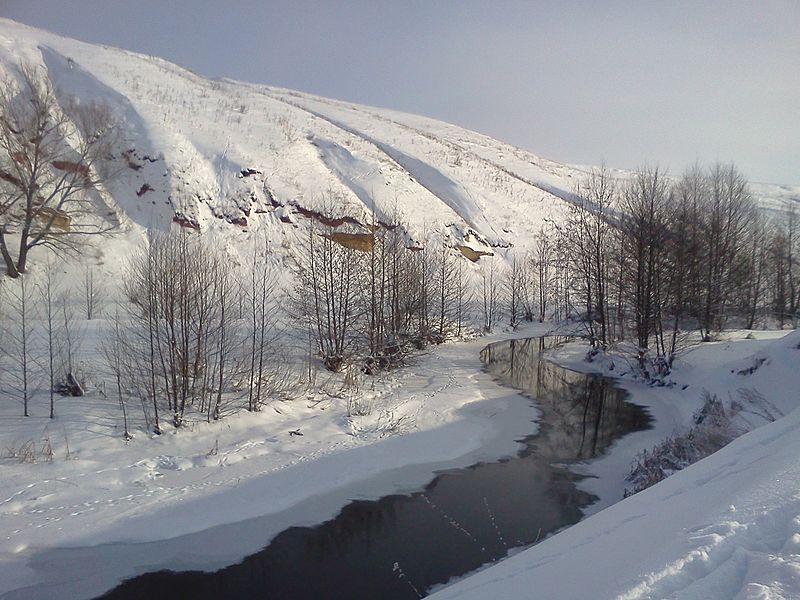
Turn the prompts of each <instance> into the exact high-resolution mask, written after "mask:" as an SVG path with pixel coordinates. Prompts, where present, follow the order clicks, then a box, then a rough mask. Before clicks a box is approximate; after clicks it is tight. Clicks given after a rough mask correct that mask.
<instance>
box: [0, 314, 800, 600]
mask: <svg viewBox="0 0 800 600" xmlns="http://www.w3.org/2000/svg"><path fill="white" fill-rule="evenodd" d="M541 332H542V330H541V329H539V330H538V331H537V330H536V329H533V330H530V331H526V332H518V333H516V334H515V336H523V335H532V334H535V333H541ZM746 333H747V332H737V333H736V334H731V339H730V340H728V341H721V342H716V343H711V344H703V345H701V346H698V347H697V348H695V349H693V350H691V351H689V352H688V353H686V354H685V355H684V357H683V360H682V363H681V364H680V365H678V368H677V369H676V370H675V371H674V372H673V376H672V379H673V380H674V381H675V386H673V387H650V386H647V385H644V384H643V383H641V382H637V381H632V380H626V378H625V377H624V376H623V378H622V380H621V383H622V385H623V387H624V388H625V389H626V390H627V391H628V392H629V394H630V397H631V400H632V401H634V402H636V403H638V404H642V405H644V406H646V407H647V408H648V410H649V411H650V412H651V414H652V415H653V416H654V418H655V427H654V429H652V430H647V431H643V432H637V433H633V434H631V435H628V436H626V437H625V438H623V439H622V440H620V441H619V442H618V443H617V444H616V445H615V446H614V447H613V448H612V450H611V451H610V452H609V453H608V454H606V455H605V456H604V457H601V458H600V459H597V460H594V461H591V462H590V463H586V464H583V465H578V466H577V470H578V471H579V472H582V473H584V474H586V475H589V477H588V478H587V479H584V480H583V481H582V482H581V484H580V485H581V487H583V488H585V489H586V490H587V491H590V492H592V493H595V494H597V495H598V496H599V500H598V502H597V503H596V504H595V505H594V506H592V507H590V510H589V512H590V513H597V514H593V516H591V517H589V518H588V519H587V520H585V521H584V522H582V523H580V524H579V525H577V526H575V527H573V528H571V529H569V530H567V531H565V532H562V533H559V534H558V535H555V536H554V537H552V538H550V539H547V540H545V541H544V542H543V543H540V544H539V545H537V546H535V547H534V548H532V549H530V550H527V551H525V552H523V553H521V554H519V555H516V556H514V557H512V558H510V559H508V560H507V561H504V562H502V563H501V564H499V565H497V566H495V567H491V568H489V569H488V570H486V571H483V572H480V573H478V574H476V575H474V576H472V577H470V578H468V579H466V580H464V581H462V582H459V583H457V584H456V585H454V586H453V587H451V588H447V589H445V590H443V591H441V592H440V593H441V594H442V596H441V597H448V598H456V597H459V598H460V597H474V598H483V597H486V596H487V595H489V594H493V595H496V596H498V597H504V598H505V597H509V598H512V597H522V596H521V595H520V593H521V592H520V591H521V590H525V589H531V588H533V587H536V588H537V589H538V587H539V586H542V587H541V589H542V590H547V593H544V592H543V597H559V598H582V597H585V594H586V591H587V589H592V590H593V592H594V591H597V593H598V595H596V596H595V597H598V598H606V597H608V598H611V597H617V596H620V597H631V598H660V597H667V596H670V594H672V593H673V592H674V593H678V592H680V593H683V591H686V593H687V594H689V595H685V596H681V595H680V594H678V595H677V596H675V597H687V598H695V597H697V598H701V597H714V598H717V597H720V598H722V597H735V594H733V593H731V594H728V593H727V592H728V591H730V590H731V589H733V588H736V590H737V593H738V591H739V590H742V593H743V594H746V593H750V592H752V590H753V589H756V588H754V587H752V586H754V585H761V584H765V585H766V584H769V581H768V579H769V578H770V577H772V578H774V579H775V581H776V582H777V583H776V584H775V585H774V586H773V588H774V589H773V591H775V592H776V593H778V592H780V590H784V592H786V590H789V591H788V592H786V594H785V595H784V596H783V597H787V598H789V597H792V593H791V591H792V590H794V593H797V592H798V590H800V584H799V583H798V581H797V580H796V579H792V578H791V577H790V576H789V575H791V574H792V573H795V574H796V571H793V570H792V569H796V567H797V560H796V559H797V557H796V552H797V548H796V547H795V546H792V543H795V544H796V540H795V542H792V539H794V538H792V536H793V535H794V534H795V533H796V532H795V530H794V529H792V527H795V528H797V524H796V523H795V524H794V525H792V523H793V521H792V519H794V518H795V517H797V516H798V514H800V511H799V510H798V509H797V506H798V504H797V501H798V498H797V496H796V493H797V492H796V483H795V482H796V477H797V473H796V470H795V471H792V469H793V468H794V465H793V462H794V460H793V457H795V456H796V455H797V454H796V453H797V450H798V447H797V445H798V442H797V441H796V438H797V436H796V435H794V434H795V432H796V430H797V423H795V421H796V420H797V415H796V413H793V414H792V415H790V416H788V417H784V418H781V419H779V421H778V422H776V423H774V424H768V425H766V426H763V427H759V426H761V425H764V424H765V423H766V421H767V419H764V418H763V416H759V415H757V414H755V412H758V411H757V410H755V409H756V407H752V408H753V409H754V411H753V414H748V413H745V412H743V413H742V415H743V418H745V419H746V420H747V421H748V424H749V426H750V427H759V428H758V429H757V430H756V431H754V432H752V433H748V434H746V435H745V436H743V437H742V438H740V439H739V440H737V441H735V442H734V443H733V444H731V445H730V446H729V447H728V448H725V449H723V450H722V451H720V452H719V453H718V454H715V455H713V456H712V457H710V458H708V459H706V460H704V461H701V463H699V464H697V465H696V466H693V467H690V468H689V469H686V470H685V471H684V472H680V473H678V474H676V475H673V476H672V477H671V478H669V479H668V480H667V481H665V482H663V483H661V484H659V485H657V486H655V487H654V488H652V489H651V490H647V491H645V492H642V493H640V494H637V495H636V496H634V497H632V498H629V499H626V500H624V501H622V502H621V503H618V504H616V505H614V506H612V507H611V508H608V509H606V510H601V509H603V508H606V507H608V506H609V505H611V504H614V503H615V502H618V501H619V500H620V498H621V495H622V490H623V489H624V487H625V481H624V476H625V474H626V473H627V471H628V469H629V467H630V462H631V459H632V457H633V456H634V455H635V454H636V453H638V452H639V451H640V450H641V449H643V448H647V447H650V446H652V445H654V444H655V443H657V442H658V441H660V439H662V438H663V437H664V436H666V435H669V434H671V433H674V432H676V431H680V430H681V429H683V428H686V427H687V426H688V425H689V424H690V422H691V417H692V414H693V413H694V411H695V410H696V409H697V408H698V407H699V406H700V398H701V392H702V390H704V389H706V390H709V391H712V392H714V393H717V394H721V395H727V394H736V392H737V390H739V389H743V388H749V389H755V390H758V391H759V392H760V393H761V394H762V395H763V396H764V398H766V399H768V401H769V409H768V410H770V411H772V414H773V415H774V416H776V417H777V416H779V415H780V414H789V413H790V412H791V411H792V409H793V407H794V406H795V405H796V403H797V401H798V398H797V391H796V390H798V389H800V373H798V372H797V369H796V368H795V366H796V364H797V359H798V353H800V351H798V349H797V346H798V342H800V339H798V334H796V333H791V334H789V335H787V336H786V337H781V335H782V334H781V333H780V332H763V333H760V332H756V333H755V335H754V336H753V335H750V336H749V337H755V338H756V339H744V338H745V337H746ZM501 337H503V336H497V338H483V339H479V340H475V341H472V342H462V343H454V344H449V345H445V346H440V347H437V348H435V349H433V350H431V351H430V352H429V353H426V354H424V355H420V356H418V357H417V358H416V359H415V360H414V363H413V364H412V365H410V366H408V367H405V368H403V369H402V370H401V371H399V372H397V373H396V375H395V376H393V377H391V378H386V379H384V380H383V381H381V382H380V383H379V384H378V385H376V386H375V387H376V389H375V391H373V392H370V393H365V394H364V401H368V402H372V403H373V405H374V406H373V409H374V410H373V411H372V414H371V415H369V416H366V417H352V418H347V417H345V416H344V415H346V412H347V411H346V402H347V400H346V399H345V398H333V397H331V396H327V397H324V398H323V397H322V396H320V397H310V398H305V399H299V400H295V401H292V402H285V403H280V404H278V405H277V406H275V408H276V409H277V410H273V409H267V410H266V411H264V412H263V413H261V414H256V415H253V414H242V415H239V416H238V417H234V418H231V419H227V420H225V421H222V422H218V423H211V424H208V423H198V424H196V425H195V426H194V427H193V430H192V431H185V430H184V431H178V432H175V431H173V432H170V433H168V434H165V435H163V436H160V437H157V438H151V437H148V436H147V435H146V434H144V433H143V432H137V435H136V437H135V438H134V440H132V441H131V442H129V443H127V444H126V443H125V442H124V441H123V440H122V439H121V436H120V432H119V419H118V415H116V411H118V407H117V406H116V405H114V404H113V403H110V405H108V406H107V407H106V409H105V410H106V412H105V413H104V412H103V409H101V408H100V407H101V406H102V405H101V404H100V403H98V402H96V401H91V400H90V399H88V398H87V399H73V398H67V399H63V400H61V401H60V403H59V404H58V405H57V414H58V415H59V416H58V418H57V419H56V420H55V421H50V420H49V419H47V418H46V417H45V416H41V417H33V418H31V419H28V420H25V419H23V418H21V417H18V416H17V415H16V414H12V411H9V410H8V409H6V410H4V413H3V416H2V422H3V425H4V427H3V433H2V440H0V441H1V442H2V446H3V447H9V446H12V445H14V444H19V443H20V442H21V441H23V440H24V439H25V438H26V437H27V436H31V435H36V436H41V435H43V434H44V435H47V436H48V437H49V438H50V443H51V445H52V447H53V454H54V457H53V460H52V462H47V461H44V460H41V459H40V460H38V461H37V462H36V463H35V464H28V463H24V464H21V463H16V462H15V461H10V460H5V461H3V463H2V470H3V474H4V476H3V478H2V482H1V483H0V490H2V494H1V495H2V498H3V500H2V503H0V511H1V512H0V514H1V515H2V519H0V523H2V529H1V530H0V534H1V535H2V540H3V541H2V546H1V547H2V555H1V556H2V558H0V574H1V576H0V582H2V584H0V585H1V587H0V590H2V594H3V597H4V598H6V597H7V598H30V597H32V598H48V597H53V596H52V594H53V592H54V590H58V595H59V597H88V596H91V595H92V594H94V593H97V592H99V591H102V590H103V589H105V588H107V587H109V586H111V585H113V583H114V581H116V580H117V579H119V578H121V577H124V576H130V575H132V574H135V573H137V572H141V571H143V570H146V569H148V568H157V567H163V566H169V567H171V568H214V567H220V566H223V565H225V564H228V563H231V562H235V561H237V560H238V559H240V558H242V557H243V556H245V555H247V554H248V553H251V552H253V551H256V550H258V549H260V548H261V547H262V546H263V545H264V544H265V542H266V540H268V539H269V537H271V536H272V535H274V534H276V533H277V532H278V531H280V530H282V529H283V528H285V527H288V526H290V525H294V524H312V523H316V522H320V521H322V520H324V519H326V518H329V517H331V516H333V515H334V514H335V513H336V512H338V509H339V508H340V507H341V506H342V505H343V504H344V503H345V502H346V501H347V500H348V499H350V498H358V497H365V498H366V497H378V496H381V495H385V494H388V493H392V492H395V491H402V490H410V489H414V488H417V487H419V486H421V485H422V484H424V482H426V481H427V480H428V479H429V478H430V477H431V474H432V472H433V471H434V470H436V469H441V468H445V467H457V466H465V465H468V464H471V463H474V462H476V461H478V460H486V459H492V458H497V457H500V456H504V455H509V454H511V453H513V452H514V451H515V450H516V448H517V444H515V443H514V442H513V440H514V439H516V438H518V437H520V436H522V435H524V434H526V433H529V432H530V430H531V424H530V423H529V422H528V421H527V418H522V417H523V416H525V415H526V414H527V413H526V409H527V400H525V399H524V398H522V397H520V396H518V395H517V394H515V393H513V392H512V391H510V390H507V389H504V388H501V387H500V386H498V385H497V384H496V383H494V382H493V381H492V380H491V379H490V377H489V376H488V375H486V374H484V373H483V372H482V371H481V367H480V361H479V358H478V353H479V350H480V349H481V348H482V347H483V346H484V345H485V344H486V343H487V342H489V341H492V339H499V338H501ZM584 352H585V347H584V346H582V345H581V344H578V343H573V344H569V345H567V346H564V347H562V348H561V349H559V350H557V351H556V352H555V353H553V355H552V357H551V358H552V359H553V360H554V361H556V362H558V363H561V364H564V365H567V366H571V367H573V368H577V369H581V370H587V369H595V370H607V369H608V366H609V365H608V361H599V362H595V363H591V364H590V363H586V362H585V360H584V358H583V356H584ZM761 359H764V360H761ZM755 364H759V365H760V366H759V367H758V368H757V369H756V370H755V371H753V372H752V373H750V374H746V375H745V374H739V371H747V370H748V369H749V367H752V366H753V365H755ZM615 370H616V371H617V374H620V372H619V370H618V367H617V368H615ZM412 373H413V374H412ZM684 386H686V387H685V389H684ZM83 403H86V404H83ZM87 410H88V411H93V412H92V414H93V418H92V419H89V421H88V422H89V424H88V425H87V420H86V419H84V418H82V416H83V413H84V412H85V411H87ZM398 422H399V423H400V425H399V426H395V425H394V424H396V423H398ZM387 426H390V428H391V430H387ZM298 430H299V432H300V433H302V434H303V435H302V436H297V435H291V434H290V432H291V431H298ZM36 439H37V440H38V443H41V437H37V438H36ZM66 440H68V441H69V457H67V456H66V445H67V444H66ZM212 440H213V441H212ZM756 450H757V451H756ZM793 477H794V479H793ZM701 484H702V485H701ZM762 492H763V493H762ZM700 507H702V510H701V509H700ZM734 512H735V514H734ZM269 516H273V517H276V518H274V519H271V520H270V519H267V520H263V519H262V520H261V521H260V522H259V521H257V520H256V521H253V519H256V518H258V517H269ZM248 520H249V521H248ZM241 522H243V526H236V525H234V526H229V527H227V528H226V527H219V526H222V525H226V524H235V523H241ZM253 523H260V524H259V526H257V527H255V526H253ZM798 531H800V529H798ZM784 533H785V534H786V535H785V537H782V536H783V534H784ZM191 534H195V535H191ZM169 539H171V540H172V541H171V542H168V543H159V541H160V540H169ZM210 539H213V542H211V541H210ZM653 540H662V541H666V543H658V544H656V543H654V542H653ZM97 544H112V546H109V547H110V548H113V549H114V550H113V551H112V552H109V551H107V550H102V552H103V555H104V556H106V557H114V558H107V560H106V561H105V562H104V563H103V567H102V568H100V569H98V568H97V567H96V565H95V564H94V563H91V562H90V563H87V562H86V561H79V560H77V559H73V560H70V559H69V558H68V557H69V556H70V552H69V551H63V550H59V549H63V548H69V547H87V546H93V545H97ZM609 548H614V551H613V552H609V550H608V549H609ZM793 555H795V556H793ZM76 556H77V557H86V556H90V557H91V556H93V554H92V552H91V549H88V551H87V550H83V551H81V552H78V553H76ZM545 565H546V566H545ZM589 565H590V566H589ZM793 565H794V566H793ZM87 566H88V568H87ZM587 566H589V567H588V570H587ZM731 572H733V573H735V574H736V577H737V578H738V579H736V581H737V582H738V583H736V584H734V583H731V582H730V581H729V579H730V577H731ZM601 574H602V575H603V577H600V575H601ZM722 581H725V582H728V583H726V584H725V585H726V586H728V587H724V588H723V587H719V586H721V585H723V584H722ZM793 582H794V583H793ZM792 585H794V586H795V587H791V586H792ZM28 586H33V587H28ZM486 586H489V587H488V588H487V587H486ZM787 586H789V587H787ZM692 590H695V591H692ZM697 590H699V591H697ZM626 594H627V595H626ZM691 594H695V595H691ZM436 597H439V596H436ZM743 597H747V596H743ZM764 597H782V596H779V595H774V596H764Z"/></svg>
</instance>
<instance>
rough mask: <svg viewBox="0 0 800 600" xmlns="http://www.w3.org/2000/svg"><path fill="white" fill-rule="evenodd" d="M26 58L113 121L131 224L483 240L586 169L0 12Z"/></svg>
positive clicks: (519, 231) (504, 244)
mask: <svg viewBox="0 0 800 600" xmlns="http://www.w3.org/2000/svg"><path fill="white" fill-rule="evenodd" d="M20 61H26V62H29V63H33V64H36V65H42V66H43V67H44V68H45V69H46V70H47V73H48V75H49V77H50V78H51V80H52V81H53V82H54V84H55V87H56V89H57V92H58V93H59V94H62V95H65V96H74V97H77V98H79V99H83V100H90V99H97V98H99V99H102V100H104V101H106V102H107V103H108V104H109V105H110V106H111V108H112V109H113V111H114V113H115V114H116V115H117V117H118V118H119V119H120V120H121V121H122V124H123V136H122V137H123V140H122V142H121V144H120V146H119V148H118V152H117V153H116V154H115V161H116V163H117V166H118V167H119V169H118V170H119V171H121V174H120V175H119V176H118V177H117V178H116V179H115V180H114V181H112V182H111V183H110V184H109V186H108V187H109V189H108V191H109V192H110V197H109V199H108V201H109V202H110V203H111V204H113V205H114V206H112V208H113V209H115V210H117V212H118V213H120V214H121V215H122V220H123V222H124V224H125V227H124V228H123V231H128V232H129V233H130V232H136V231H139V232H140V231H141V230H142V228H147V227H154V228H159V229H165V228H167V227H169V226H170V223H178V224H180V225H183V226H186V227H191V228H194V229H199V230H201V231H208V232H212V233H215V234H221V235H222V237H223V240H224V241H225V242H226V243H229V242H233V246H234V247H235V246H237V245H238V244H237V242H238V241H242V240H246V239H248V236H249V235H252V233H253V232H256V231H260V230H265V231H267V232H268V233H269V235H270V239H272V240H273V241H276V242H277V241H279V240H280V243H281V245H283V246H284V247H290V246H291V245H292V240H293V239H295V238H296V237H297V236H299V235H302V234H301V231H302V229H303V227H302V224H303V222H304V221H305V220H307V219H308V218H315V217H316V218H319V214H320V213H322V214H324V215H325V216H326V217H329V218H333V219H337V218H342V217H344V218H346V220H347V221H348V222H349V223H350V224H351V225H353V224H356V226H359V224H360V226H362V227H366V226H367V224H369V223H370V222H371V219H372V217H371V212H372V211H373V210H374V211H375V214H376V217H377V219H378V220H379V221H383V222H384V223H389V222H391V221H399V222H401V223H402V225H403V227H404V228H405V229H406V232H407V242H408V245H409V246H415V245H419V244H424V243H425V242H426V241H427V239H428V238H430V237H431V236H437V237H438V236H442V237H443V238H444V239H445V240H446V241H447V242H448V243H449V244H450V245H451V246H452V247H455V246H467V247H470V248H472V249H474V250H478V251H479V252H487V253H491V252H497V251H498V249H504V248H509V247H511V246H515V247H521V248H525V247H526V246H527V245H528V244H530V243H532V240H533V239H534V238H535V234H536V233H537V232H538V230H539V228H540V226H541V225H542V223H543V222H544V221H546V220H548V219H555V220H558V219H559V217H560V215H561V214H563V211H564V210H565V207H566V203H567V202H569V201H570V200H571V199H572V198H573V196H572V190H573V188H574V183H575V182H576V181H578V180H580V179H581V177H582V175H583V173H584V170H583V169H581V168H578V167H571V166H566V165H561V164H557V163H554V162H552V161H548V160H545V159H543V158H540V157H538V156H535V155H534V154H531V153H530V152H527V151H524V150H521V149H519V148H515V147H513V146H510V145H508V144H504V143H502V142H498V141H496V140H494V139H491V138H489V137H487V136H484V135H481V134H478V133H475V132H472V131H468V130H465V129H462V128H459V127H456V126H453V125H449V124H446V123H442V122H439V121H434V120H431V119H427V118H424V117H417V116H413V115H408V114H404V113H399V112H395V111H391V110H385V109H376V108H370V107H365V106H359V105H355V104H349V103H345V102H339V101H335V100H329V99H325V98H320V97H316V96H312V95H310V94H304V93H300V92H294V91H290V90H284V89H276V88H271V87H267V86H263V85H253V84H247V83H241V82H235V81H228V80H223V81H212V80H208V79H204V78H202V77H199V76H197V75H195V74H193V73H191V72H189V71H187V70H185V69H182V68H180V67H178V66H175V65H173V64H170V63H168V62H166V61H164V60H161V59H158V58H154V57H150V56H144V55H139V54H135V53H132V52H127V51H124V50H119V49H115V48H108V47H100V46H96V45H91V44H86V43H82V42H78V41H75V40H70V39H66V38H63V37H60V36H57V35H53V34H50V33H47V32H44V31H41V30H37V29H33V28H29V27H27V26H24V25H21V24H18V23H15V22H13V21H10V20H6V19H0V65H2V68H3V69H4V70H6V71H11V72H13V69H14V65H15V64H18V63H19V62H20ZM620 175H623V176H624V175H625V174H624V173H622V172H620ZM756 191H757V194H758V195H759V196H761V197H763V198H764V199H765V201H767V202H768V203H769V205H770V206H771V207H777V206H779V205H780V201H781V200H782V199H785V198H792V197H794V198H800V188H797V187H791V186H788V187H783V188H782V187H779V186H760V187H757V188H756ZM133 237H134V238H135V237H136V236H135V235H134V236H133ZM276 245H278V244H277V243H276ZM500 253H501V254H502V252H500Z"/></svg>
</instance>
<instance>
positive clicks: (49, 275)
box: [22, 261, 60, 419]
mask: <svg viewBox="0 0 800 600" xmlns="http://www.w3.org/2000/svg"><path fill="white" fill-rule="evenodd" d="M53 271H54V269H53V263H52V261H48V262H47V264H46V265H45V268H44V273H43V279H42V281H41V282H40V283H39V285H38V292H39V302H40V305H41V307H42V318H43V321H44V334H45V337H46V339H47V375H48V390H49V392H50V418H51V419H52V418H54V417H55V401H54V400H55V393H56V364H55V359H56V356H57V354H58V353H59V348H58V346H57V344H59V343H60V341H59V338H60V336H59V335H58V333H59V332H58V324H57V321H56V320H57V318H58V306H57V304H58V297H59V295H60V290H59V284H58V281H57V280H56V276H55V274H54V272H53ZM22 281H24V278H23V280H22Z"/></svg>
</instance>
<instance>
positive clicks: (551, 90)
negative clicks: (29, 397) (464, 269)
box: [0, 0, 800, 183]
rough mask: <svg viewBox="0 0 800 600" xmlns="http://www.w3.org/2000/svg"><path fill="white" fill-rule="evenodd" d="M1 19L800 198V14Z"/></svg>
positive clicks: (75, 0)
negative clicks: (783, 186) (713, 170)
mask: <svg viewBox="0 0 800 600" xmlns="http://www.w3.org/2000/svg"><path fill="white" fill-rule="evenodd" d="M0 16H4V17H9V18H12V19H16V20H18V21H21V22H23V23H27V24H29V25H33V26H36V27H42V28H45V29H49V30H51V31H54V32H57V33H61V34H64V35H67V36H70V37H75V38H78V39H81V40H85V41H89V42H100V43H104V44H109V45H113V46H119V47H123V48H128V49H131V50H135V51H138V52H144V53H147V54H153V55H157V56H161V57H164V58H166V59H167V60H170V61H173V62H175V63H178V64H179V65H182V66H185V67H189V68H191V69H192V70H194V71H196V72H198V73H200V74H203V75H207V76H210V77H231V78H235V79H242V80H247V81H254V82H260V83H267V84H270V85H275V86H281V87H288V88H294V89H298V90H304V91H309V92H314V93H317V94H320V95H323V96H330V97H333V98H339V99H343V100H351V101H355V102H360V103H365V104H372V105H376V106H384V107H390V108H395V109H399V110H404V111H408V112H413V113H419V114H424V115H428V116H431V117H435V118H439V119H443V120H446V121H450V122H452V123H457V124H459V125H462V126H465V127H468V128H471V129H475V130H478V131H481V132H483V133H486V134H489V135H491V136H493V137H497V138H499V139H501V140H504V141H508V142H511V143H513V144H516V145H518V146H522V147H524V148H526V149H529V150H531V151H533V152H535V153H537V154H539V155H542V156H545V157H547V158H552V159H554V160H559V161H564V162H571V163H583V164H598V163H600V162H601V161H605V162H606V164H608V165H609V166H613V167H636V166H639V165H641V164H643V163H649V164H659V165H661V166H665V167H669V168H670V170H671V171H672V172H675V173H680V172H681V171H682V170H683V168H684V167H685V166H686V165H687V164H689V163H693V162H694V161H695V160H700V161H702V162H711V161H716V160H725V161H728V160H733V161H735V162H736V163H737V164H738V165H739V167H740V168H741V169H742V170H743V171H744V172H745V174H746V175H747V176H748V177H749V178H750V179H751V180H754V181H771V182H778V183H800V1H798V0H774V1H748V2H732V1H729V2H720V1H716V0H715V1H709V0H705V1H704V0H692V1H686V2H677V1H670V2H664V1H663V0H661V1H658V2H655V1H654V2H649V1H630V2H616V1H588V2H578V1H568V0H564V1H558V0H552V1H549V2H544V1H541V2H537V1H532V0H531V1H527V2H513V1H502V0H494V1H492V0H483V1H466V0H462V1H443V0H439V1H437V0H425V1H417V2H414V1H407V0H395V1H394V2H381V1H378V0H373V1H369V0H363V1H359V0H351V1H349V2H343V1H342V2H337V1H333V0H330V1H318V2H306V1H299V0H289V1H286V2H279V1H263V0H262V1H259V0H247V1H246V0H241V1H237V0H193V1H189V0H0Z"/></svg>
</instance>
